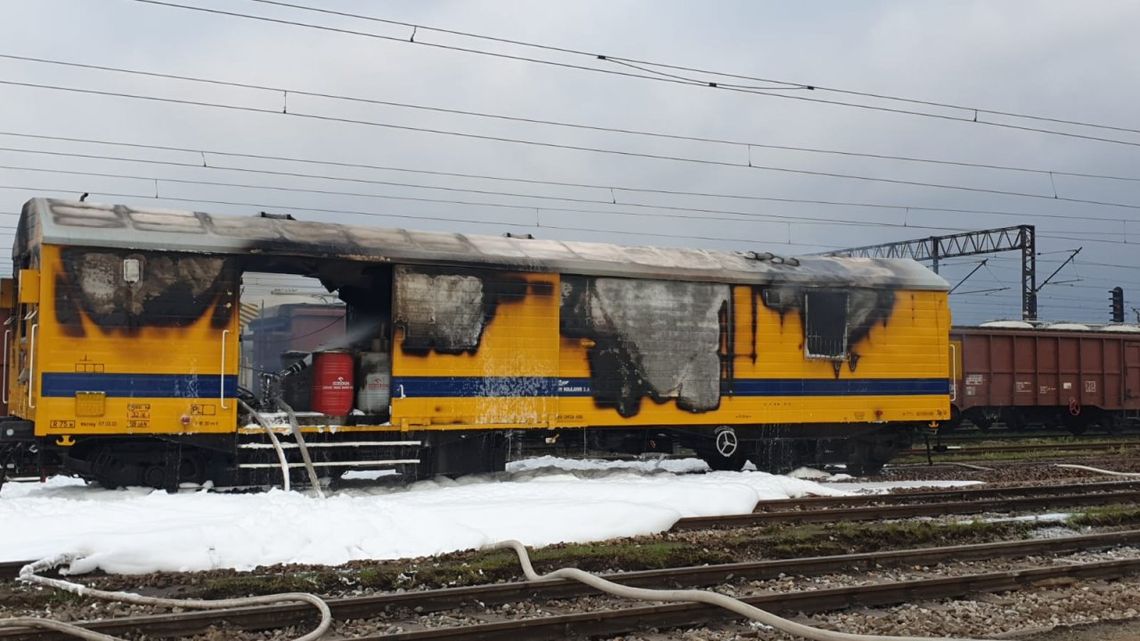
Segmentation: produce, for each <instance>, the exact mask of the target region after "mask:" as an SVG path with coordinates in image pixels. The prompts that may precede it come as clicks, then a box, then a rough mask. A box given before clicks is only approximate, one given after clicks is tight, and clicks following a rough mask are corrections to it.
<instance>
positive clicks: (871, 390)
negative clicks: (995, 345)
mask: <svg viewBox="0 0 1140 641" xmlns="http://www.w3.org/2000/svg"><path fill="white" fill-rule="evenodd" d="M730 387H731V391H727V392H726V393H727V395H729V396H915V395H928V394H949V393H950V383H949V381H948V380H947V379H945V378H865V379H838V380H837V379H801V378H789V379H781V378H764V379H755V378H754V379H740V378H738V379H736V380H734V381H732V384H731V386H730ZM592 394H593V389H592V386H591V382H590V379H588V378H570V379H567V378H549V377H542V376H492V377H486V378H484V377H478V376H439V377H436V376H408V377H398V378H394V379H392V396H393V397H395V398H401V397H407V398H452V397H468V396H484V397H505V396H514V397H519V396H591V395H592Z"/></svg>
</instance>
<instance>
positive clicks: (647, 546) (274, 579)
mask: <svg viewBox="0 0 1140 641" xmlns="http://www.w3.org/2000/svg"><path fill="white" fill-rule="evenodd" d="M530 557H531V562H532V563H533V564H534V567H535V570H537V571H538V572H539V573H543V572H548V571H550V570H555V569H558V568H561V567H576V568H580V569H582V570H586V571H587V572H604V571H610V570H651V569H658V568H668V567H678V566H685V565H704V564H716V563H730V562H732V561H733V560H735V558H736V555H734V554H732V553H731V552H729V551H728V550H718V549H712V548H705V547H698V546H694V545H692V544H689V543H685V542H679V541H651V542H637V541H628V542H617V543H587V544H568V545H559V546H551V547H546V548H539V549H537V550H532V551H531V554H530ZM352 566H354V567H351V568H349V569H345V568H339V569H331V568H330V569H329V570H328V571H317V572H304V573H282V574H263V573H257V574H234V575H231V576H219V577H211V578H208V579H207V580H206V581H204V582H203V584H202V586H201V591H200V595H201V596H202V597H204V598H211V599H218V598H227V597H233V596H240V595H246V594H268V593H272V592H292V591H303V592H318V593H328V592H331V591H335V590H337V589H340V590H343V589H345V588H349V589H351V588H370V589H374V590H385V591H386V590H395V589H397V588H404V589H409V588H440V587H457V586H465V585H477V584H481V583H492V582H495V581H511V580H521V579H522V578H523V575H522V570H521V569H520V567H519V562H518V557H516V556H515V553H514V552H512V551H509V550H494V551H490V552H465V553H463V552H461V553H458V554H449V555H444V556H441V557H438V558H436V559H420V560H418V562H415V563H408V562H406V561H405V562H400V561H395V562H387V563H368V564H365V563H364V562H358V563H354V564H352Z"/></svg>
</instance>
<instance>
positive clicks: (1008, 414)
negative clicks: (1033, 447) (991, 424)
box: [1001, 409, 1025, 432]
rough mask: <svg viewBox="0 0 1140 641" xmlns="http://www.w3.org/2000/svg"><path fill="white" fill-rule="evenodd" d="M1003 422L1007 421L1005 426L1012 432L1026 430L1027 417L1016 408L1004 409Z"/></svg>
mask: <svg viewBox="0 0 1140 641" xmlns="http://www.w3.org/2000/svg"><path fill="white" fill-rule="evenodd" d="M1001 422H1002V423H1005V428H1006V429H1007V430H1010V431H1011V432H1024V431H1025V417H1024V416H1022V415H1021V412H1019V411H1017V410H1015V409H1005V410H1002V413H1001Z"/></svg>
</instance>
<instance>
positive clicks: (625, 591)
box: [488, 541, 980, 641]
mask: <svg viewBox="0 0 1140 641" xmlns="http://www.w3.org/2000/svg"><path fill="white" fill-rule="evenodd" d="M488 549H509V550H514V551H515V554H517V555H518V558H519V565H521V566H522V571H523V574H525V575H526V578H527V580H528V581H542V580H545V579H569V580H571V581H577V582H579V583H584V584H586V585H588V586H590V587H592V588H594V589H596V590H600V591H602V592H606V593H608V594H612V595H614V596H618V597H622V598H626V599H638V600H642V601H686V602H692V603H705V604H708V605H712V606H716V607H719V608H724V609H725V610H728V611H730V612H735V613H736V614H739V615H741V616H743V617H747V618H748V619H751V620H753V621H756V622H759V623H761V624H763V625H767V626H771V627H773V628H776V629H777V630H781V631H783V632H787V633H788V634H793V635H796V636H799V637H803V638H805V639H809V640H811V641H931V639H932V637H896V636H881V635H876V634H851V633H847V632H835V631H833V630H823V629H820V628H814V627H812V626H810V625H804V624H802V623H796V622H795V621H791V620H789V619H785V618H783V617H781V616H777V615H775V614H772V613H771V612H768V611H766V610H761V609H760V608H757V607H755V606H752V605H749V604H747V603H745V602H743V601H741V600H739V599H735V598H733V597H730V596H727V595H724V594H719V593H717V592H712V591H709V590H654V589H649V588H635V587H630V586H628V585H621V584H619V583H614V582H612V581H607V580H606V579H603V578H601V577H599V576H596V575H593V574H590V573H589V572H585V571H583V570H579V569H577V568H561V569H558V570H554V571H553V572H548V573H546V574H539V573H537V572H535V571H534V566H533V565H531V562H530V555H529V554H528V553H527V551H526V546H524V545H523V544H522V543H520V542H518V541H500V542H498V543H495V544H492V545H490V546H488ZM940 639H941V641H980V640H978V639H959V638H941V637H940Z"/></svg>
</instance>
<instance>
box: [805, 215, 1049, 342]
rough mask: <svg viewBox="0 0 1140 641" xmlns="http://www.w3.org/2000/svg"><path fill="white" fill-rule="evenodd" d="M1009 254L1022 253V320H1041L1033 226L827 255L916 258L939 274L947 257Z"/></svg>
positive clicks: (897, 243)
mask: <svg viewBox="0 0 1140 641" xmlns="http://www.w3.org/2000/svg"><path fill="white" fill-rule="evenodd" d="M1005 251H1020V252H1021V317H1022V319H1023V320H1027V321H1033V320H1037V290H1038V289H1040V288H1039V287H1038V286H1037V230H1036V227H1034V226H1033V225H1016V226H1013V227H999V228H996V229H984V230H981V231H970V232H962V233H958V234H948V235H946V236H929V237H926V238H916V239H914V240H902V241H897V242H893V243H881V244H878V245H864V246H862V247H852V248H850V249H838V250H834V251H829V252H823V255H826V256H856V257H865V258H913V259H914V260H917V261H921V262H929V263H930V266H931V268H932V269H933V270H934V272H935V273H938V264H939V261H941V260H942V259H945V258H959V257H962V256H977V255H979V254H994V253H998V252H1005Z"/></svg>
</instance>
